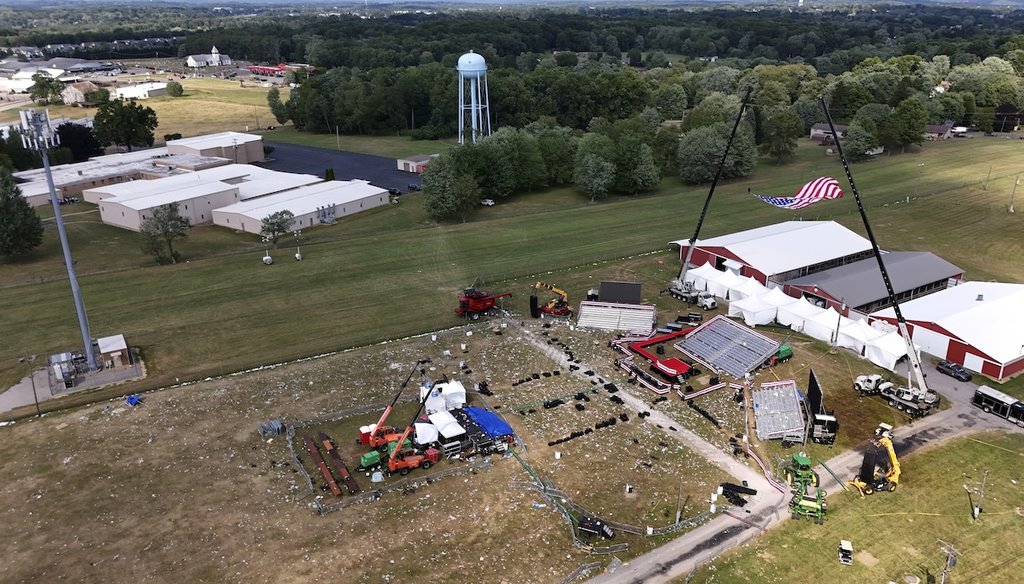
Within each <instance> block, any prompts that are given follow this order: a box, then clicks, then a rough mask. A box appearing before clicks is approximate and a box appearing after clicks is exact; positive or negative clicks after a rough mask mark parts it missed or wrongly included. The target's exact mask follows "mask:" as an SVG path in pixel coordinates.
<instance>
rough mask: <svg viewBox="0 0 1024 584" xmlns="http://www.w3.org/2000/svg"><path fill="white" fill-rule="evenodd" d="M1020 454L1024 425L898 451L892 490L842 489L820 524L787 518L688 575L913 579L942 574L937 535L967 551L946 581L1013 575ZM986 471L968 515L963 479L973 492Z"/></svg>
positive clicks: (1021, 494)
mask: <svg viewBox="0 0 1024 584" xmlns="http://www.w3.org/2000/svg"><path fill="white" fill-rule="evenodd" d="M979 440H980V442H979ZM1022 457H1024V436H1020V435H1005V434H983V435H980V436H978V437H977V438H976V439H972V438H960V439H957V440H956V441H953V442H950V443H947V444H944V445H943V446H942V447H940V448H934V449H930V450H926V451H924V452H921V453H919V454H916V455H914V456H911V457H909V458H907V459H904V460H902V461H901V463H902V467H903V479H904V480H903V481H902V482H901V484H900V488H899V489H897V490H896V492H894V493H881V494H877V495H872V496H870V497H866V498H864V499H860V498H859V497H858V496H857V495H854V494H848V493H839V494H838V495H836V496H834V497H832V498H831V499H830V500H829V514H828V519H827V520H826V521H825V524H824V525H815V524H814V523H813V522H810V521H789V522H787V523H786V524H784V525H783V526H781V527H780V528H778V529H776V530H774V531H772V532H771V533H769V534H768V535H767V536H764V537H761V538H758V539H756V540H754V541H753V542H752V543H750V544H746V545H744V546H743V547H740V548H737V549H736V550H734V551H731V552H729V553H727V554H725V555H723V556H721V557H719V558H718V559H716V560H714V561H713V562H712V563H710V564H708V565H706V566H704V567H703V568H702V569H700V570H699V571H698V572H697V574H696V576H695V577H694V578H693V580H692V582H693V583H694V584H712V583H721V584H739V583H744V582H749V583H752V584H753V583H756V584H770V583H790V582H844V583H850V584H856V583H860V582H864V583H868V582H909V581H910V580H905V579H904V577H905V576H908V575H911V576H917V577H918V578H920V582H937V581H938V578H939V574H940V573H941V571H942V566H943V563H944V562H945V559H946V556H945V554H944V553H942V551H941V550H940V547H941V546H942V544H941V543H940V542H939V540H940V539H941V540H943V541H945V542H947V543H949V544H952V545H953V546H954V547H955V548H956V549H957V550H958V551H959V552H960V553H961V554H962V555H961V556H960V558H959V561H958V563H957V565H956V567H954V568H953V570H952V572H951V573H950V579H949V581H950V582H974V583H982V582H1015V581H1017V580H1018V579H1019V577H1020V573H1021V570H1022V566H1024V563H1022V561H1021V555H1020V553H1018V550H1019V547H1020V537H1021V534H1022V533H1024V475H1022V474H1021V470H1022V469H1024V464H1022ZM986 472H988V473H989V474H988V477H987V479H986V480H985V497H984V503H983V507H984V512H983V513H982V514H981V516H980V517H979V519H978V520H977V521H975V522H972V521H971V517H970V503H969V501H968V498H967V493H966V492H965V490H964V488H965V486H966V487H967V488H970V489H972V490H974V493H973V496H974V497H975V501H977V497H978V489H979V487H980V486H981V482H982V478H983V477H984V476H985V473H986ZM840 539H846V540H850V541H851V542H853V548H854V564H853V566H842V565H840V564H839V563H838V561H837V559H836V547H837V546H838V545H839V540H840ZM1014 574H1017V576H1014ZM682 581H683V580H678V582H680V583H681V582H682ZM687 582H691V580H687Z"/></svg>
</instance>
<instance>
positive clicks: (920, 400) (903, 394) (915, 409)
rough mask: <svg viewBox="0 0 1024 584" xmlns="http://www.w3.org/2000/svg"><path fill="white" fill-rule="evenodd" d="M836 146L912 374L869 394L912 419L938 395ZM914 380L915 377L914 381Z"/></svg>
mask: <svg viewBox="0 0 1024 584" xmlns="http://www.w3.org/2000/svg"><path fill="white" fill-rule="evenodd" d="M818 101H819V103H820V104H821V109H822V111H823V112H824V114H825V119H826V120H827V121H828V126H829V130H830V131H831V132H832V135H833V136H838V134H836V133H835V132H836V128H835V125H834V124H833V123H832V114H830V113H829V111H828V105H827V104H826V103H825V99H824V98H819V99H818ZM835 146H836V151H837V152H838V154H839V160H840V161H841V162H842V163H843V170H844V171H845V172H846V178H847V180H849V181H850V190H851V191H853V198H854V200H855V201H856V202H857V210H858V211H860V218H861V221H862V222H863V223H864V231H865V232H866V233H867V236H868V241H869V242H871V251H872V252H873V253H874V256H875V261H877V262H878V271H879V272H881V274H882V282H884V283H885V291H886V293H887V294H888V298H889V303H890V304H891V305H892V310H893V313H894V314H895V315H896V326H897V328H898V329H899V332H900V336H902V337H903V342H905V343H906V345H907V358H908V359H909V361H910V372H909V373H908V374H907V387H888V388H886V389H884V390H883V389H881V388H880V387H879V388H876V389H868V391H877V392H878V393H879V395H881V396H882V397H884V398H886V399H887V400H888V402H889V405H891V406H893V407H895V408H897V409H901V410H903V411H907V412H908V413H909V414H910V415H911V416H912V417H914V416H923V415H925V414H928V413H929V412H931V411H932V410H934V409H937V408H938V406H939V396H938V395H937V394H936V393H935V392H934V391H931V390H929V389H928V385H927V384H926V383H925V381H924V370H923V369H922V368H921V357H920V356H919V355H918V354H917V348H916V347H915V346H914V342H913V341H912V340H911V339H910V331H909V330H908V329H907V321H906V319H904V318H903V311H902V310H900V303H899V302H898V301H897V300H896V292H895V290H894V289H893V287H892V280H890V279H889V270H887V269H886V267H885V262H884V261H882V252H881V250H879V248H878V240H876V239H875V233H874V231H872V229H871V223H870V222H869V221H868V213H867V210H866V209H865V208H864V202H863V201H862V200H861V198H860V192H858V191H857V183H855V182H854V180H853V174H852V173H851V172H850V164H849V163H848V162H847V160H846V155H845V154H843V145H842V143H841V142H840V141H836V145H835ZM911 378H913V380H912V379H911ZM914 381H916V382H917V387H914V385H913V382H914ZM865 387H869V386H865ZM862 393H863V392H862ZM900 406H902V407H900Z"/></svg>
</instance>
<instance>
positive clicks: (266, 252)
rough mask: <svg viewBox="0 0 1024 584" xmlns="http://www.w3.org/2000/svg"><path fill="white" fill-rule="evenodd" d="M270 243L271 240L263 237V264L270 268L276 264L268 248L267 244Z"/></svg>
mask: <svg viewBox="0 0 1024 584" xmlns="http://www.w3.org/2000/svg"><path fill="white" fill-rule="evenodd" d="M269 242H270V238H269V237H267V236H263V263H264V264H266V265H268V266H269V265H270V264H272V263H274V258H272V257H270V248H269V247H267V243H269Z"/></svg>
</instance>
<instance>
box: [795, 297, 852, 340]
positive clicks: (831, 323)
mask: <svg viewBox="0 0 1024 584" xmlns="http://www.w3.org/2000/svg"><path fill="white" fill-rule="evenodd" d="M843 319H844V317H843V316H842V315H841V314H839V311H837V310H836V309H835V308H832V307H831V306H829V307H828V308H826V309H825V310H822V311H821V312H819V313H817V314H813V315H811V316H808V317H807V318H806V319H805V320H804V334H805V335H807V336H809V337H813V338H815V339H818V340H819V341H825V342H826V343H831V342H832V339H833V338H834V337H835V336H836V331H837V330H838V329H839V327H841V326H842V321H843ZM846 320H849V319H846Z"/></svg>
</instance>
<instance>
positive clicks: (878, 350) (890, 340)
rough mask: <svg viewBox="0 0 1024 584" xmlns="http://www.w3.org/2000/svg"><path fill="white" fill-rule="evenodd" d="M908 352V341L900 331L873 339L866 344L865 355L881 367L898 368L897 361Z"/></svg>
mask: <svg viewBox="0 0 1024 584" xmlns="http://www.w3.org/2000/svg"><path fill="white" fill-rule="evenodd" d="M906 354H907V343H906V341H904V340H903V337H902V336H901V335H900V333H899V332H898V331H892V332H891V333H888V334H884V335H882V336H880V337H876V338H874V339H871V341H869V342H868V343H866V344H865V346H864V356H865V357H867V358H868V361H871V362H872V363H874V364H875V365H878V366H879V367H884V368H886V369H888V370H889V371H894V370H895V369H896V362H897V361H899V360H900V359H901V358H903V356H904V355H906Z"/></svg>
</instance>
